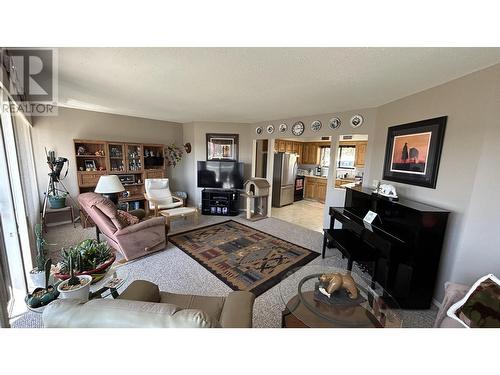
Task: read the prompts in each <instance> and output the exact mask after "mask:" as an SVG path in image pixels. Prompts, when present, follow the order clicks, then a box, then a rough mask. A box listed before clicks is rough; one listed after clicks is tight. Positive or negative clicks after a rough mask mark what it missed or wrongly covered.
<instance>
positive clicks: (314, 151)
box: [301, 143, 320, 164]
mask: <svg viewBox="0 0 500 375" xmlns="http://www.w3.org/2000/svg"><path fill="white" fill-rule="evenodd" d="M302 147H303V151H302V153H303V154H304V157H303V158H302V160H301V163H302V164H319V153H320V148H319V146H318V144H317V143H303V145H302Z"/></svg>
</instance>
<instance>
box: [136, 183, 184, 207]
mask: <svg viewBox="0 0 500 375" xmlns="http://www.w3.org/2000/svg"><path fill="white" fill-rule="evenodd" d="M144 187H145V189H146V192H145V193H144V197H145V198H146V199H147V201H148V208H149V209H150V210H154V212H155V216H158V211H159V210H168V209H171V208H176V207H182V206H183V205H184V201H183V200H182V199H181V198H178V197H176V196H174V195H172V193H171V192H170V186H169V182H168V178H146V179H145V180H144Z"/></svg>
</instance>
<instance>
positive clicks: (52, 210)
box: [42, 205, 75, 233]
mask: <svg viewBox="0 0 500 375" xmlns="http://www.w3.org/2000/svg"><path fill="white" fill-rule="evenodd" d="M60 213H63V214H64V213H69V216H70V219H71V220H65V221H58V222H55V223H49V224H47V217H48V216H49V215H52V214H60ZM69 223H72V224H73V228H75V216H74V214H73V207H72V206H71V205H70V206H66V207H63V208H50V207H47V210H46V211H45V216H44V218H43V222H42V226H43V228H44V230H45V233H47V227H55V226H57V225H63V224H69Z"/></svg>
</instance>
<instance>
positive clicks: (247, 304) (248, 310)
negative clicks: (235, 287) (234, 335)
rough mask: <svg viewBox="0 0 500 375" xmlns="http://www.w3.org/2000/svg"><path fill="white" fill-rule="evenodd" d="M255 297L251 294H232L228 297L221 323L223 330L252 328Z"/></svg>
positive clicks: (241, 292)
mask: <svg viewBox="0 0 500 375" xmlns="http://www.w3.org/2000/svg"><path fill="white" fill-rule="evenodd" d="M254 301H255V295H254V294H253V293H250V292H245V291H237V292H231V293H229V294H228V296H227V297H226V300H225V302H224V306H223V307H222V312H221V315H220V319H219V322H220V324H221V326H222V328H252V317H253V303H254Z"/></svg>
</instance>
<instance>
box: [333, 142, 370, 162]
mask: <svg viewBox="0 0 500 375" xmlns="http://www.w3.org/2000/svg"><path fill="white" fill-rule="evenodd" d="M339 144H340V145H341V146H352V147H355V148H356V151H355V157H354V166H355V167H356V168H364V166H365V157H366V147H367V145H368V142H366V141H341V142H339Z"/></svg>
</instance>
